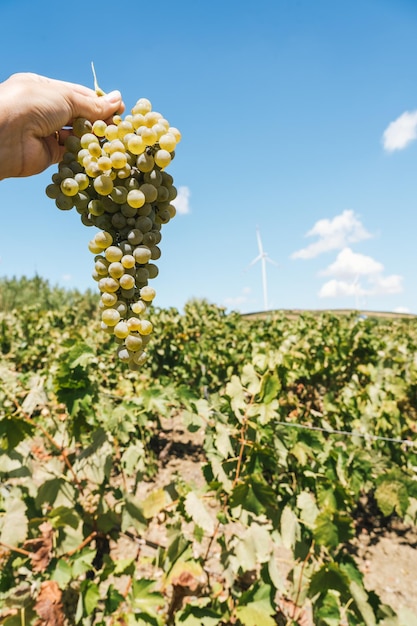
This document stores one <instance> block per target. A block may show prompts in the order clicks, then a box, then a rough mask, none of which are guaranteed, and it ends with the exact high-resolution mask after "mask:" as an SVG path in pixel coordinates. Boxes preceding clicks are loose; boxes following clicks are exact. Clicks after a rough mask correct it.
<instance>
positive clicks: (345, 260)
mask: <svg viewBox="0 0 417 626" xmlns="http://www.w3.org/2000/svg"><path fill="white" fill-rule="evenodd" d="M383 270H384V266H383V265H382V263H379V262H378V261H375V259H373V258H372V257H370V256H366V255H365V254H359V253H357V252H353V251H352V250H351V249H350V248H343V250H341V251H340V252H339V254H338V255H337V257H336V261H335V262H334V263H332V264H331V265H329V267H327V268H326V269H325V270H323V271H322V272H320V273H321V274H322V275H323V276H336V278H339V279H342V280H348V279H355V278H357V277H359V276H370V275H372V274H380V273H381V272H382V271H383Z"/></svg>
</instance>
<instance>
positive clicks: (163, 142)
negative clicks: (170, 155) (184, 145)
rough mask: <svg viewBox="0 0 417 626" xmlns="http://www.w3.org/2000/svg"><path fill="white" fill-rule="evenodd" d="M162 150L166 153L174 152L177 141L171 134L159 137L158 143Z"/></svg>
mask: <svg viewBox="0 0 417 626" xmlns="http://www.w3.org/2000/svg"><path fill="white" fill-rule="evenodd" d="M158 143H159V145H160V147H161V148H162V150H167V151H168V152H172V151H173V150H175V146H176V145H177V140H176V139H175V136H174V135H173V134H172V133H166V134H165V135H161V136H160V137H159V141H158Z"/></svg>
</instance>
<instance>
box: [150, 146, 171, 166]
mask: <svg viewBox="0 0 417 626" xmlns="http://www.w3.org/2000/svg"><path fill="white" fill-rule="evenodd" d="M153 158H154V160H155V163H156V164H157V166H158V167H160V168H164V167H167V166H168V165H169V164H170V163H171V155H170V153H169V152H168V151H167V150H157V151H156V152H155V154H154V155H153Z"/></svg>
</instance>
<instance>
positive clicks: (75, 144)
mask: <svg viewBox="0 0 417 626" xmlns="http://www.w3.org/2000/svg"><path fill="white" fill-rule="evenodd" d="M64 143H65V148H66V149H67V150H68V152H71V153H72V154H77V153H78V151H79V150H80V148H81V141H80V138H79V137H76V136H75V135H68V137H67V138H66V139H65V142H64Z"/></svg>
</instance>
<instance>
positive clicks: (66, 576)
mask: <svg viewBox="0 0 417 626" xmlns="http://www.w3.org/2000/svg"><path fill="white" fill-rule="evenodd" d="M51 579H52V580H55V581H56V582H57V583H58V585H59V587H60V589H65V587H66V586H67V585H68V583H69V582H70V580H71V579H72V569H71V565H70V564H69V563H67V561H64V559H59V560H58V561H57V564H56V567H55V570H54V571H53V572H52V576H51Z"/></svg>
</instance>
